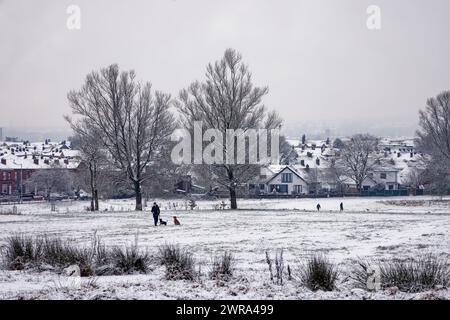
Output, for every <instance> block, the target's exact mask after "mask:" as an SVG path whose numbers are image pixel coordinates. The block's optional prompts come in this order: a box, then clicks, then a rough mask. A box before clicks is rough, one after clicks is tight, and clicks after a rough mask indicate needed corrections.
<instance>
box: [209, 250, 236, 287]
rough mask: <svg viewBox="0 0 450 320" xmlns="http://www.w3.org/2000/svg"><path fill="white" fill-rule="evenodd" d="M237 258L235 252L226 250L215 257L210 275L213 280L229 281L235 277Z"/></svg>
mask: <svg viewBox="0 0 450 320" xmlns="http://www.w3.org/2000/svg"><path fill="white" fill-rule="evenodd" d="M234 264H235V258H234V256H233V254H231V253H229V252H224V253H223V255H221V256H219V257H215V258H214V260H213V262H212V270H211V272H210V273H209V277H210V279H212V280H222V281H228V280H230V279H231V277H233V271H234Z"/></svg>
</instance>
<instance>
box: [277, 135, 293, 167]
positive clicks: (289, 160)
mask: <svg viewBox="0 0 450 320" xmlns="http://www.w3.org/2000/svg"><path fill="white" fill-rule="evenodd" d="M279 146H280V164H285V165H289V164H293V163H295V161H296V160H297V158H298V154H297V151H295V147H294V146H291V145H290V144H289V143H288V142H287V141H286V137H284V136H281V137H280V143H279Z"/></svg>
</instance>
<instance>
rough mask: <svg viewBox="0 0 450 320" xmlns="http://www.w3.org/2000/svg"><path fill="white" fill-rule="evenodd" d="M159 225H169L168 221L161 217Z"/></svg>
mask: <svg viewBox="0 0 450 320" xmlns="http://www.w3.org/2000/svg"><path fill="white" fill-rule="evenodd" d="M159 225H160V226H167V221H164V220H163V219H159Z"/></svg>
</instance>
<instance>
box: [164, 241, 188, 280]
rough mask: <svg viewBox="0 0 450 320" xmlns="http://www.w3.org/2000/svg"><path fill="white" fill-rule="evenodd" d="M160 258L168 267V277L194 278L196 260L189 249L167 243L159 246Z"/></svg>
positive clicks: (173, 278) (175, 278) (177, 278)
mask: <svg viewBox="0 0 450 320" xmlns="http://www.w3.org/2000/svg"><path fill="white" fill-rule="evenodd" d="M158 260H159V263H160V264H161V265H163V266H165V267H166V279H168V280H194V278H195V260H194V258H193V255H192V253H191V252H190V251H189V250H188V249H186V248H183V249H182V248H180V246H178V245H171V244H165V245H163V246H161V247H159V254H158Z"/></svg>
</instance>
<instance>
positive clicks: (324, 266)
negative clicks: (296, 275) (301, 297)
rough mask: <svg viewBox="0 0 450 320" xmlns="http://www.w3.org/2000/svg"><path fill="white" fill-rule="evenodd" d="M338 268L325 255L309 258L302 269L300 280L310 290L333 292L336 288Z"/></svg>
mask: <svg viewBox="0 0 450 320" xmlns="http://www.w3.org/2000/svg"><path fill="white" fill-rule="evenodd" d="M337 278H338V271H337V267H336V266H335V265H334V264H333V263H331V262H330V261H329V260H328V259H327V258H326V257H325V256H323V255H314V256H313V257H311V258H309V259H308V260H307V262H306V263H305V265H303V266H302V267H301V269H300V279H301V282H302V284H303V285H304V286H306V287H307V288H309V289H310V290H313V291H317V290H323V291H332V290H334V289H335V288H336V280H337Z"/></svg>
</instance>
